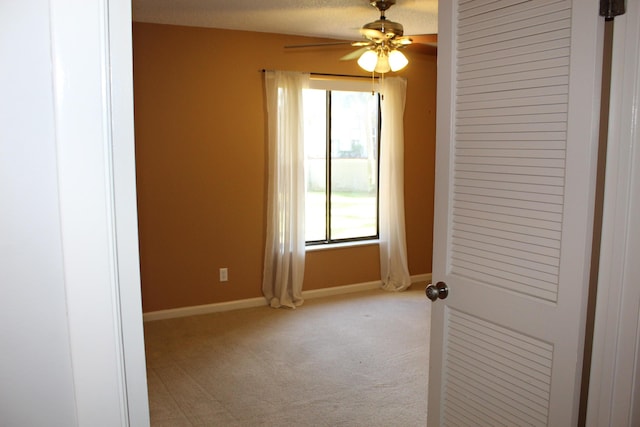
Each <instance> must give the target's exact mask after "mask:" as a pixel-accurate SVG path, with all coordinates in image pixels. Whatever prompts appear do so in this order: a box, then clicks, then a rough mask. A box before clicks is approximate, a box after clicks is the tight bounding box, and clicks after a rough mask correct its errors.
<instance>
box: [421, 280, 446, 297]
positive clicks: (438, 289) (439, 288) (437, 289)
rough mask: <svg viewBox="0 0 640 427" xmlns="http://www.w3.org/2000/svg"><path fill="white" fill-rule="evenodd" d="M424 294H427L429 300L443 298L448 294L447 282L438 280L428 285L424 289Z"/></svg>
mask: <svg viewBox="0 0 640 427" xmlns="http://www.w3.org/2000/svg"><path fill="white" fill-rule="evenodd" d="M424 292H425V294H427V298H429V299H430V300H431V301H435V300H437V299H438V298H440V299H445V298H446V297H447V296H448V295H449V288H448V287H447V284H446V283H444V282H438V283H436V284H435V286H434V285H429V286H427V288H426V289H425V290H424Z"/></svg>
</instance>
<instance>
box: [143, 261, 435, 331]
mask: <svg viewBox="0 0 640 427" xmlns="http://www.w3.org/2000/svg"><path fill="white" fill-rule="evenodd" d="M430 281H431V273H427V274H417V275H415V276H411V283H419V282H430ZM381 285H382V282H381V281H379V280H376V281H373V282H365V283H356V284H353V285H344V286H333V287H331V288H323V289H313V290H310V291H302V298H304V299H313V298H322V297H328V296H331V295H341V294H349V293H353V292H362V291H368V290H372V289H379V288H380V286H381ZM266 305H267V300H266V299H265V298H264V297H257V298H248V299H241V300H235V301H226V302H218V303H213V304H204V305H196V306H191V307H180V308H172V309H169V310H158V311H150V312H148V313H144V314H143V320H144V321H145V322H151V321H154V320H163V319H173V318H176V317H187V316H196V315H199V314H210V313H220V312H223V311H231V310H239V309H242V308H251V307H262V306H266Z"/></svg>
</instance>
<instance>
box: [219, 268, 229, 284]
mask: <svg viewBox="0 0 640 427" xmlns="http://www.w3.org/2000/svg"><path fill="white" fill-rule="evenodd" d="M228 280H229V269H228V268H221V269H220V281H221V282H226V281H228Z"/></svg>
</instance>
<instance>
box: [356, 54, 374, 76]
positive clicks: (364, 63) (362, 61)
mask: <svg viewBox="0 0 640 427" xmlns="http://www.w3.org/2000/svg"><path fill="white" fill-rule="evenodd" d="M377 63H378V54H377V53H376V52H374V51H373V50H367V51H366V52H364V53H363V54H362V55H360V58H358V65H359V66H360V68H362V69H363V70H365V71H368V72H370V73H371V72H373V71H374V70H375V69H376V65H377Z"/></svg>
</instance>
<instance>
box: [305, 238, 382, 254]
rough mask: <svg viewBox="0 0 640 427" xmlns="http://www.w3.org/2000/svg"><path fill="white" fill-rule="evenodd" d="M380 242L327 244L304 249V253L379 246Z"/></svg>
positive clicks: (363, 241) (362, 241) (365, 241)
mask: <svg viewBox="0 0 640 427" xmlns="http://www.w3.org/2000/svg"><path fill="white" fill-rule="evenodd" d="M379 244H380V240H378V239H376V240H360V241H357V242H344V243H327V244H323V245H310V246H306V247H305V251H306V252H316V251H323V250H325V249H343V248H352V247H355V246H373V245H379Z"/></svg>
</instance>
